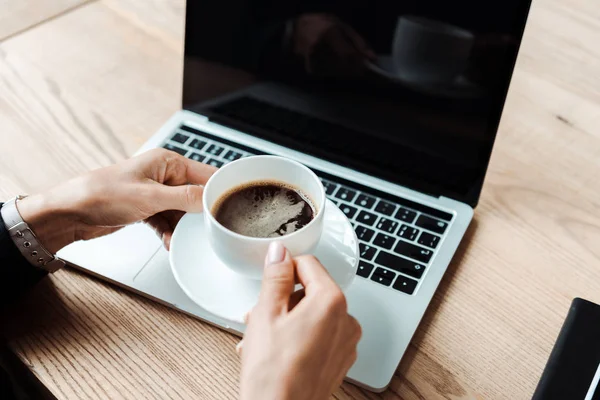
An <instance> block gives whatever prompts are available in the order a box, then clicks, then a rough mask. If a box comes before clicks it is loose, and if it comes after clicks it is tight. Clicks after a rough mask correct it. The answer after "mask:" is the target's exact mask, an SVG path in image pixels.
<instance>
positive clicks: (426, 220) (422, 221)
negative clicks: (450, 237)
mask: <svg viewBox="0 0 600 400" xmlns="http://www.w3.org/2000/svg"><path fill="white" fill-rule="evenodd" d="M415 225H417V226H420V227H421V228H424V229H427V230H429V231H432V232H435V233H439V234H440V235H442V234H443V233H444V232H445V231H446V227H447V226H448V223H447V222H443V221H440V220H439V219H435V218H431V217H428V216H427V215H422V214H421V216H420V217H419V218H418V219H417V222H415Z"/></svg>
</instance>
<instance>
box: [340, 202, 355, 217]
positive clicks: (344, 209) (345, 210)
mask: <svg viewBox="0 0 600 400" xmlns="http://www.w3.org/2000/svg"><path fill="white" fill-rule="evenodd" d="M340 210H342V212H343V213H344V214H346V217H348V218H352V217H354V214H356V211H358V210H357V209H356V208H354V207H352V206H349V205H346V204H342V205H341V206H340Z"/></svg>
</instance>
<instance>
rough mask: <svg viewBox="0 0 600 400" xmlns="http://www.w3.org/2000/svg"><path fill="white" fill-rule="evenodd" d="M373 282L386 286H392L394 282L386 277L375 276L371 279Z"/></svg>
mask: <svg viewBox="0 0 600 400" xmlns="http://www.w3.org/2000/svg"><path fill="white" fill-rule="evenodd" d="M371 280H372V281H375V282H377V283H381V284H382V285H384V286H390V285H391V284H392V280H391V279H390V278H386V277H385V276H381V275H375V274H373V276H372V277H371Z"/></svg>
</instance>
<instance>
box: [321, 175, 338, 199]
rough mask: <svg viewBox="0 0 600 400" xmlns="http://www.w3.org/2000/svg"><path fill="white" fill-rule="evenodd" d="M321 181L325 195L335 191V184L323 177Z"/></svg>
mask: <svg viewBox="0 0 600 400" xmlns="http://www.w3.org/2000/svg"><path fill="white" fill-rule="evenodd" d="M321 182H322V183H323V187H324V188H325V194H327V196H331V195H332V194H333V192H335V188H336V187H337V184H335V183H333V182H329V181H326V180H325V179H321Z"/></svg>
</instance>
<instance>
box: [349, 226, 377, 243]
mask: <svg viewBox="0 0 600 400" xmlns="http://www.w3.org/2000/svg"><path fill="white" fill-rule="evenodd" d="M354 232H356V237H358V239H359V240H363V241H365V242H369V241H371V238H372V237H373V235H374V234H375V231H374V230H373V229H369V228H366V227H364V226H362V225H356V227H355V228H354Z"/></svg>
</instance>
